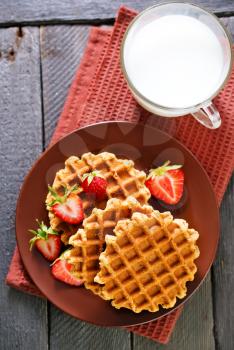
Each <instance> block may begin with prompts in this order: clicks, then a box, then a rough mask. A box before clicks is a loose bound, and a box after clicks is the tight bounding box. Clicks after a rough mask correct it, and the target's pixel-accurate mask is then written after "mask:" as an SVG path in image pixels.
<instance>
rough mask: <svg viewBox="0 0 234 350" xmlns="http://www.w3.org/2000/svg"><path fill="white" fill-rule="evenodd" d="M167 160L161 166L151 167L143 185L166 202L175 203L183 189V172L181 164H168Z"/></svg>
mask: <svg viewBox="0 0 234 350" xmlns="http://www.w3.org/2000/svg"><path fill="white" fill-rule="evenodd" d="M169 164H170V161H167V162H166V163H164V164H163V165H162V166H160V167H158V168H156V169H151V170H150V173H149V175H148V178H147V180H146V182H145V185H146V186H147V187H148V189H149V190H150V193H151V194H152V195H153V196H154V197H155V198H157V199H160V200H162V201H163V202H165V203H167V204H177V203H178V202H179V201H180V199H181V197H182V195H183V190H184V172H183V170H182V169H180V168H181V167H182V165H169Z"/></svg>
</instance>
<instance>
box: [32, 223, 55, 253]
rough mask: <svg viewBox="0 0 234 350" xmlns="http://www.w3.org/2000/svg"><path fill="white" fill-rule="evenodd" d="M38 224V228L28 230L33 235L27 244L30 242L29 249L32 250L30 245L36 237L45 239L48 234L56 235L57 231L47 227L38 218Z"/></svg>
mask: <svg viewBox="0 0 234 350" xmlns="http://www.w3.org/2000/svg"><path fill="white" fill-rule="evenodd" d="M36 222H37V224H38V226H39V227H38V229H37V230H28V231H29V232H30V233H32V234H33V235H34V237H33V238H31V239H30V241H29V244H30V250H32V247H33V245H34V243H35V242H36V241H37V240H38V239H44V240H46V241H47V239H48V235H58V234H59V233H58V232H57V231H54V230H53V229H52V228H51V227H47V226H46V225H45V224H44V222H43V221H42V222H41V223H40V222H39V220H38V219H37V220H36Z"/></svg>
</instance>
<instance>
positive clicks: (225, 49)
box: [121, 2, 232, 129]
mask: <svg viewBox="0 0 234 350" xmlns="http://www.w3.org/2000/svg"><path fill="white" fill-rule="evenodd" d="M171 15H173V16H174V15H179V16H188V17H189V20H190V19H191V18H193V19H196V20H198V21H199V23H202V27H201V28H203V27H204V25H206V26H207V27H208V28H207V27H206V28H207V29H208V32H209V35H210V34H211V33H210V31H212V33H213V34H214V35H215V38H216V39H215V40H216V41H217V44H218V45H219V52H218V53H221V54H222V56H220V57H222V61H220V62H222V66H221V67H220V74H219V75H218V76H219V78H218V80H217V82H218V83H217V84H216V86H215V88H214V89H213V91H209V96H206V98H205V99H204V100H199V101H197V102H196V103H195V104H193V105H189V106H187V105H186V106H176V107H174V106H168V105H166V104H165V103H164V104H160V102H159V101H157V103H156V102H155V100H153V99H152V97H149V96H147V93H142V91H141V89H140V88H139V86H141V82H142V83H144V84H147V82H146V81H144V82H143V80H144V79H145V80H146V78H145V77H144V76H143V77H142V73H141V69H142V68H144V66H142V67H140V66H139V67H138V68H139V69H135V73H136V71H137V70H138V77H137V78H135V79H138V86H136V83H135V82H134V79H133V77H134V74H135V73H134V69H133V68H132V67H131V62H130V63H128V60H129V59H130V58H129V57H130V56H131V55H132V59H133V61H132V62H134V60H136V57H138V62H140V63H139V64H141V62H142V64H143V65H144V47H145V46H144V45H145V42H146V41H147V40H148V37H147V36H146V37H145V38H144V37H142V34H141V43H140V41H139V40H140V39H138V37H139V33H140V31H142V28H143V29H144V28H146V26H147V25H151V23H152V22H153V21H157V20H158V19H162V17H164V16H171ZM171 18H172V17H167V18H166V20H168V21H170V20H171ZM173 18H175V17H173ZM184 18H185V17H177V19H179V21H180V22H181V19H182V21H183V19H184ZM186 19H187V17H186ZM164 20H165V17H164ZM190 22H191V21H190ZM154 23H155V22H154ZM158 23H159V22H158ZM191 23H193V22H191ZM191 23H190V27H191ZM196 23H198V22H197V21H196ZM178 24H179V25H180V23H179V22H178ZM192 25H193V24H192ZM169 26H170V22H169ZM148 28H149V27H148ZM151 28H152V27H151ZM165 28H166V31H167V28H168V24H167V27H164V29H165ZM171 28H173V29H172V30H175V31H177V30H178V25H177V26H174V24H173V23H172V27H171ZM150 30H151V29H150ZM153 30H154V28H152V30H151V31H150V32H149V31H148V36H150V33H152V35H155V36H154V39H155V37H156V34H159V35H158V36H157V37H160V31H159V33H156V34H155V32H154V33H153ZM190 30H191V28H190ZM192 30H193V28H192ZM199 30H200V28H198V30H197V28H194V33H195V35H196V33H197V32H199ZM164 32H165V30H164ZM208 32H207V31H205V32H204V35H203V33H202V32H201V33H202V34H201V41H202V40H203V37H205V36H206V35H207V34H208ZM183 33H184V32H182V44H183V40H185V39H184V38H183V35H186V33H184V34H183ZM213 34H211V35H213ZM188 35H189V34H188ZM142 38H143V39H142ZM158 39H159V40H160V38H158ZM137 40H138V41H137ZM144 40H145V42H144ZM188 40H190V39H189V38H188ZM199 40H200V39H199ZM199 40H198V45H200V46H202V43H201V44H199V43H200V41H199ZM212 40H213V39H212ZM133 41H134V45H135V50H138V51H135V52H133V53H132V52H131V49H132V45H133V44H132V43H133ZM138 43H139V45H141V47H140V46H139V47H138V48H137V46H136V45H138ZM207 43H208V46H209V45H210V41H209V40H208V41H207ZM166 44H167V43H166ZM166 44H165V45H166ZM203 44H204V42H203ZM155 45H157V44H155ZM162 45H164V43H162ZM174 45H176V43H174ZM180 45H181V43H180ZM191 45H193V42H192V41H191ZM170 46H171V43H169V45H168V48H169V49H170ZM187 46H189V45H188V44H187ZM162 47H163V46H162ZM204 47H205V45H204ZM204 47H203V48H202V49H201V50H200V51H201V52H200V54H201V55H202V54H203V52H202V50H204ZM206 47H207V45H206ZM149 49H150V48H149ZM156 49H157V47H156ZM166 49H167V48H166ZM183 49H184V50H185V53H186V47H184V48H183ZM160 50H161V48H160ZM161 52H162V51H161ZM212 53H215V51H212ZM134 54H135V55H134ZM156 54H157V52H156ZM154 55H155V52H152V56H154ZM172 55H173V53H172ZM214 56H215V55H213V56H212V57H214ZM155 57H156V56H155ZM200 58H202V56H200ZM216 58H217V57H216ZM165 59H166V57H165ZM141 60H142V61H141ZM156 60H157V57H156ZM168 62H169V61H168ZM207 63H208V65H209V61H207ZM211 63H212V62H211ZM145 64H146V65H147V60H146V62H145ZM201 65H202V60H201ZM121 67H122V71H123V74H124V76H125V79H126V80H127V83H128V85H129V88H130V90H131V92H132V94H133V96H134V97H135V99H136V100H137V101H138V103H139V104H140V105H141V106H142V107H144V108H145V109H146V110H148V111H150V112H152V113H153V114H156V115H160V116H164V117H177V116H182V115H187V114H192V115H193V116H194V117H195V118H196V119H197V120H198V121H199V122H200V123H201V124H203V125H204V126H206V127H207V128H210V129H216V128H218V127H219V126H220V125H221V118H220V114H219V112H218V110H217V109H216V107H215V106H214V104H213V103H212V99H213V98H214V97H215V96H216V95H217V94H218V93H219V91H220V90H221V89H222V88H223V87H224V85H225V83H226V82H227V80H228V78H229V76H230V73H231V67H232V43H231V38H230V36H229V34H228V32H227V31H226V29H225V28H224V27H223V25H222V24H221V22H220V21H219V19H218V18H217V17H216V16H215V15H213V14H211V13H209V12H207V11H206V10H204V9H202V8H200V7H199V6H197V5H194V4H189V3H184V2H171V3H162V4H158V5H155V6H152V7H150V8H148V9H146V10H144V11H143V12H141V13H140V14H139V15H138V16H136V17H135V19H134V20H133V21H132V22H131V23H130V25H129V26H128V28H127V30H126V33H125V35H124V38H123V41H122V45H121ZM201 67H202V66H201ZM203 68H204V67H203ZM203 68H202V69H203ZM131 69H132V70H133V71H132V72H131V74H132V76H130V75H131V74H130V71H131ZM145 69H146V71H147V69H148V71H149V74H150V72H151V71H152V70H153V69H152V67H151V68H149V67H145ZM150 69H151V71H150ZM142 71H144V69H143V70H142ZM159 74H160V72H159ZM207 74H208V73H207ZM217 74H218V73H217ZM208 77H209V76H208ZM212 77H213V75H212ZM147 79H148V80H150V79H151V78H150V76H149V75H148V78H147ZM152 79H153V78H152ZM167 79H168V77H167ZM196 80H198V79H196ZM136 81H137V80H136ZM152 82H153V83H154V81H152ZM171 82H172V81H171ZM172 83H173V82H172ZM174 83H175V82H174ZM209 83H210V82H209V79H208V81H207V84H208V85H207V86H208V88H209V90H210V89H211V86H209ZM167 84H170V77H169V79H168V81H167ZM142 85H143V84H142ZM202 86H203V88H204V89H205V87H204V85H202ZM146 88H148V89H149V86H148V87H146ZM151 88H152V86H151ZM156 88H157V79H155V89H156ZM166 89H167V88H166ZM165 91H166V90H165ZM191 93H192V92H191ZM148 95H149V94H148ZM164 102H165V101H164Z"/></svg>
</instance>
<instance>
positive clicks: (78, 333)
mask: <svg viewBox="0 0 234 350" xmlns="http://www.w3.org/2000/svg"><path fill="white" fill-rule="evenodd" d="M88 30H89V27H87V26H53V27H44V28H42V29H41V57H42V78H43V99H44V120H45V122H44V125H45V142H46V144H48V143H49V140H50V137H51V135H52V132H53V130H54V127H55V125H56V122H57V119H58V116H59V114H60V112H61V109H62V107H63V104H64V101H65V98H66V95H67V92H68V88H69V86H70V84H71V80H72V78H73V76H74V73H75V71H76V69H77V66H78V64H79V61H80V58H81V56H82V53H83V50H84V46H85V44H86V40H87V36H88ZM68 337H69V341H68ZM73 348H74V349H75V348H76V349H84V350H86V349H87V350H88V349H96V350H98V349H100V350H105V349H106V350H109V349H112V350H115V349H116V350H117V349H118V350H119V349H123V350H130V333H128V332H125V331H122V330H118V329H105V328H100V327H95V326H92V325H88V324H86V323H84V322H80V321H78V320H75V319H73V318H71V317H69V316H67V315H65V314H63V313H62V312H61V311H59V310H57V309H56V308H55V307H53V306H51V308H50V349H51V350H57V349H63V350H66V349H73Z"/></svg>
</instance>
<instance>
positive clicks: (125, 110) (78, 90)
mask: <svg viewBox="0 0 234 350" xmlns="http://www.w3.org/2000/svg"><path fill="white" fill-rule="evenodd" d="M135 15H136V12H135V11H132V10H129V9H127V8H125V7H121V8H120V10H119V13H118V17H117V19H116V22H115V25H114V28H113V30H112V31H110V30H107V29H101V28H93V29H92V30H91V32H90V37H89V40H88V44H87V48H86V50H85V53H84V56H83V59H82V61H81V64H80V67H79V69H78V71H77V73H76V75H75V78H74V81H73V83H72V86H71V88H70V91H69V94H68V97H67V100H66V103H65V106H64V110H63V112H62V114H61V116H60V118H59V121H58V125H57V128H56V131H55V133H54V135H53V137H52V141H51V142H52V143H54V142H56V141H57V140H59V139H60V138H61V137H62V136H64V135H65V134H66V133H68V132H70V131H72V130H74V129H76V128H77V127H81V126H84V125H88V124H93V123H97V122H99V121H103V120H127V121H138V120H140V121H143V122H146V123H148V124H151V125H155V126H157V127H158V128H160V129H162V130H165V131H167V132H168V133H170V134H171V135H173V136H174V137H175V138H177V139H178V140H180V141H181V142H182V143H183V144H184V145H185V146H187V147H188V148H189V149H190V150H191V151H192V152H193V154H194V155H195V156H196V157H197V158H198V159H199V160H200V162H201V163H202V165H203V167H204V168H205V169H206V171H207V173H208V175H209V177H210V180H211V182H212V184H213V187H214V190H215V193H216V196H217V200H218V202H219V204H220V202H221V199H222V197H223V194H224V192H225V189H226V187H227V184H228V181H229V178H230V176H231V174H232V171H233V165H234V117H233V114H234V69H233V71H232V75H231V78H230V80H229V82H228V84H227V85H226V86H225V89H223V90H222V91H221V92H220V94H219V95H218V97H217V98H216V99H215V105H216V106H217V108H218V109H219V111H220V113H221V116H222V120H223V123H222V126H221V127H220V128H219V129H218V130H215V131H214V130H209V129H206V128H205V127H203V126H201V125H200V124H199V123H198V122H196V121H195V120H194V119H193V118H192V117H190V116H186V117H180V118H162V117H153V116H152V115H150V114H149V113H148V112H146V111H144V110H143V109H142V108H141V107H140V106H139V105H138V104H137V103H136V101H135V100H134V98H133V97H132V95H131V93H130V91H129V89H128V87H127V84H126V82H125V80H124V78H123V75H122V73H121V68H120V61H119V50H120V43H121V40H122V37H123V34H124V32H125V30H126V28H127V26H128V24H129V23H130V21H131V20H132V19H133V18H134V17H135ZM6 282H7V283H8V284H9V285H10V286H12V287H15V288H18V289H20V290H22V291H25V292H28V293H31V294H34V295H38V296H42V294H41V293H40V291H39V290H38V289H37V288H36V286H35V285H34V284H33V283H32V281H31V280H30V278H29V276H28V275H27V272H26V271H25V270H24V268H23V265H22V262H21V258H20V255H19V252H18V249H17V248H16V250H15V252H14V256H13V259H12V262H11V265H10V269H9V272H8V275H7V279H6ZM181 310H182V308H179V309H177V310H175V311H173V312H171V313H170V314H169V315H167V316H164V317H162V318H161V319H159V320H157V321H154V322H149V323H146V324H144V325H140V326H135V327H127V329H128V330H131V331H134V332H136V333H138V334H141V335H144V336H146V337H149V338H150V339H152V340H155V341H158V342H161V343H167V342H168V340H169V338H170V335H171V333H172V331H173V329H174V326H175V323H176V320H177V318H178V317H179V314H180V312H181Z"/></svg>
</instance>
